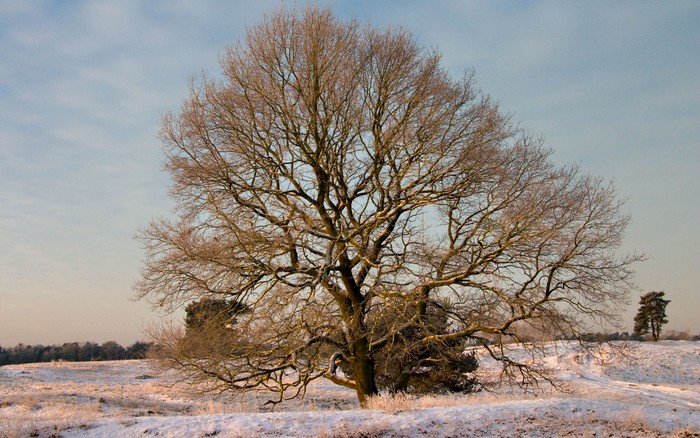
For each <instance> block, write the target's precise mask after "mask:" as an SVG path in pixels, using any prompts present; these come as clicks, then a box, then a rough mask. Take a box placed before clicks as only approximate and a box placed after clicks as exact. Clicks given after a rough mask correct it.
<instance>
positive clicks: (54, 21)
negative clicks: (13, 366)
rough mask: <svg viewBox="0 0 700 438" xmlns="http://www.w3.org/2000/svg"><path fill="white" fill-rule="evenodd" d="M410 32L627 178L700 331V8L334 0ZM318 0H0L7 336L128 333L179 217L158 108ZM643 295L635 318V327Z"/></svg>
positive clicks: (144, 318)
mask: <svg viewBox="0 0 700 438" xmlns="http://www.w3.org/2000/svg"><path fill="white" fill-rule="evenodd" d="M318 3H320V4H327V5H330V6H331V7H332V8H333V10H334V11H335V13H336V14H337V15H338V16H339V17H341V18H343V19H350V18H352V17H356V18H358V19H359V20H361V21H368V20H369V21H370V22H371V23H373V24H375V25H379V26H387V25H400V26H404V27H406V28H407V29H409V30H410V31H411V32H412V33H413V34H414V35H415V37H416V39H417V40H418V41H419V43H420V44H421V45H423V46H425V47H427V48H431V49H437V50H439V51H441V52H442V54H443V62H444V65H445V66H446V68H448V69H449V71H450V72H451V73H452V74H453V75H454V76H461V75H462V74H463V72H464V71H465V69H474V71H475V73H476V78H477V81H478V85H479V86H480V87H481V88H482V89H483V90H484V91H485V92H487V93H489V94H490V95H491V96H492V98H494V99H495V100H497V101H498V102H499V103H500V105H501V108H502V110H503V111H504V112H507V113H510V114H512V117H513V120H515V121H517V122H519V124H520V125H521V126H522V127H523V128H525V129H527V130H528V131H530V132H532V133H534V134H541V135H542V136H543V137H544V138H545V141H546V144H547V145H548V146H550V147H551V148H553V149H554V150H555V154H554V160H555V161H557V162H559V163H561V164H564V163H568V162H574V163H578V164H579V165H580V166H581V168H582V169H583V170H584V171H585V172H587V173H591V174H594V175H599V176H602V177H604V178H606V179H608V180H612V181H613V182H614V183H615V185H616V186H617V187H618V189H619V192H620V195H621V196H622V197H625V198H628V201H627V204H626V206H625V211H626V212H627V213H629V214H631V215H632V223H631V225H630V226H629V228H628V232H627V238H626V242H625V245H624V248H623V250H624V251H626V252H632V251H637V252H642V253H645V254H647V255H648V257H649V259H648V260H647V261H646V262H644V263H641V264H639V265H638V266H637V282H638V283H639V286H640V293H641V292H644V291H650V290H664V291H666V294H667V297H668V298H670V299H671V300H672V302H671V304H669V306H668V314H669V319H670V323H669V325H668V326H667V329H676V330H685V329H689V330H690V331H691V332H693V333H697V332H700V321H699V320H698V318H697V316H696V315H697V312H698V309H700V291H699V290H698V285H700V263H699V262H700V237H699V235H700V232H699V231H698V224H699V223H698V218H699V217H700V202H699V200H700V176H699V175H700V172H699V171H700V26H698V24H697V23H700V2H697V1H674V2H652V1H616V2H610V1H587V2H579V1H541V2H540V1H527V2H523V1H497V2H496V1H486V0H484V1H435V2H428V1H418V0H415V1H411V0H408V1H369V0H367V1H364V0H363V1H350V0H346V1H341V0H337V1H319V2H318ZM285 4H286V5H292V6H293V5H294V4H296V5H297V6H301V5H303V4H304V2H303V1H301V0H297V1H296V2H287V3H284V2H281V1H256V2H247V1H229V2H224V1H214V0H211V1H197V2H191V1H184V0H183V1H164V0H160V1H158V0H156V1H142V2H136V1H123V0H122V1H89V2H88V1H70V2H68V1H65V2H64V1H34V0H27V1H20V0H14V1H10V0H0V345H3V346H10V345H14V344H17V343H19V342H23V343H25V344H36V343H44V344H52V343H63V342H68V341H87V340H90V341H95V342H104V341H107V340H116V341H118V342H120V343H123V344H127V343H132V342H134V341H136V340H138V339H142V338H144V335H143V334H142V332H143V330H144V328H146V327H147V326H148V325H150V324H152V323H153V322H154V321H157V320H158V315H157V314H156V313H154V312H152V311H151V310H150V308H149V306H148V304H147V303H143V302H133V301H131V297H132V291H131V287H132V285H133V283H134V282H135V281H136V280H137V278H138V272H139V266H140V263H141V258H142V252H141V249H140V247H139V243H138V242H137V241H135V240H134V239H133V236H134V234H135V233H136V231H137V230H138V229H139V228H140V227H143V226H145V225H146V224H147V223H148V221H149V220H150V219H151V218H154V217H157V216H164V215H165V216H167V215H168V214H169V212H170V210H171V208H172V203H171V202H170V200H169V199H168V196H167V187H168V176H167V174H165V173H164V172H163V171H162V169H161V164H162V151H161V144H160V142H159V140H158V139H157V132H158V129H159V123H160V118H161V117H162V115H163V114H165V113H166V112H168V111H176V110H177V109H178V108H179V106H180V103H181V102H182V100H183V98H184V97H185V96H186V95H187V87H188V81H189V78H190V77H191V76H193V75H197V74H199V73H200V72H201V71H203V70H205V71H207V72H208V73H209V74H210V75H212V76H215V75H217V74H218V73H219V68H218V59H219V56H220V55H221V54H223V52H224V49H225V47H226V46H227V45H228V44H231V43H233V42H235V41H237V40H239V39H241V38H242V37H243V36H244V30H245V27H246V26H251V25H254V24H255V23H257V22H259V21H260V20H261V19H262V18H263V16H264V14H265V13H270V12H273V11H274V10H276V9H277V8H278V7H280V6H281V5H285ZM636 300H637V296H635V297H633V302H632V303H631V305H630V310H629V311H628V312H627V313H626V314H625V315H624V320H623V322H624V323H625V325H626V326H627V328H628V329H631V326H632V316H633V314H634V312H635V311H636V307H637V305H636Z"/></svg>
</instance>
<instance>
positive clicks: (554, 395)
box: [0, 341, 700, 437]
mask: <svg viewBox="0 0 700 438" xmlns="http://www.w3.org/2000/svg"><path fill="white" fill-rule="evenodd" d="M629 346H630V348H629V349H628V350H627V353H626V354H621V353H620V352H618V351H616V350H614V349H613V350H611V349H609V348H607V347H606V348H605V349H603V350H602V351H601V353H600V355H598V356H595V357H594V356H592V355H591V354H590V353H588V352H584V351H580V350H579V349H578V348H577V347H575V346H574V345H572V344H567V345H565V346H562V345H561V344H559V345H557V346H554V345H551V346H548V347H547V349H546V363H547V365H548V366H549V367H550V368H551V369H552V370H553V371H554V374H553V376H554V377H555V379H556V380H557V381H558V382H560V383H564V384H566V385H567V387H568V391H567V392H553V391H550V390H546V391H539V392H535V393H524V392H522V391H520V390H509V389H507V388H503V389H502V390H501V391H499V392H497V393H486V392H481V393H477V394H472V395H465V396H459V397H447V396H445V397H426V398H421V399H417V400H416V399H410V398H409V399H406V398H403V399H393V400H392V399H386V398H385V399H379V400H376V401H375V404H374V406H373V408H372V409H369V410H360V409H359V408H358V405H357V402H356V401H355V394H354V393H353V392H352V391H349V390H346V389H345V388H341V387H338V386H335V385H332V384H329V383H324V382H318V381H317V382H314V383H315V384H313V385H312V387H310V389H309V391H308V393H307V396H306V398H305V399H304V400H302V401H293V402H289V403H287V404H282V405H278V406H277V407H276V408H275V409H274V410H270V409H268V408H263V407H262V404H263V403H264V401H265V400H267V397H268V395H267V394H253V395H249V396H247V397H246V398H244V399H241V398H238V397H232V396H230V395H228V396H227V395H216V396H215V395H206V396H197V395H195V394H192V393H191V392H190V391H189V390H188V389H187V388H185V387H183V386H180V385H178V384H177V383H176V381H175V379H174V377H173V376H170V375H167V374H165V375H158V374H157V373H156V372H155V371H154V370H152V369H151V368H150V366H149V363H148V362H146V361H123V362H91V363H46V364H28V365H11V366H5V367H0V437H25V436H35V437H59V436H60V437H86V436H87V437H136V436H139V437H142V436H159V437H211V436H219V437H263V436H273V437H287V436H290V437H297V436H305V437H375V436H376V437H462V436H465V437H466V436H488V437H515V436H528V437H538V436H539V437H551V436H575V437H580V436H583V437H585V436H589V437H592V436H595V437H638V436H640V437H646V436H650V437H660V436H663V437H666V436H678V437H700V343H698V342H683V341H676V342H673V341H663V342H659V343H657V344H654V343H630V344H629ZM482 371H483V372H485V373H486V374H488V372H489V371H490V364H489V363H488V362H484V365H483V366H482Z"/></svg>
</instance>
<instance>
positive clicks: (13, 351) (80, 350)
mask: <svg viewBox="0 0 700 438" xmlns="http://www.w3.org/2000/svg"><path fill="white" fill-rule="evenodd" d="M152 347H153V343H152V342H140V341H139V342H135V343H133V344H132V345H130V346H128V347H126V348H125V347H122V346H121V345H119V344H118V343H116V342H114V341H107V342H105V343H104V344H102V345H100V344H96V343H94V342H69V343H65V344H63V345H41V344H38V345H24V344H17V345H16V346H14V347H11V348H3V347H0V366H2V365H12V364H23V363H36V362H53V361H66V362H88V361H97V360H126V359H144V358H145V357H146V355H147V354H148V351H149V350H150V349H151V348H152Z"/></svg>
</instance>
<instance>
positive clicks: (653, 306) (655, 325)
mask: <svg viewBox="0 0 700 438" xmlns="http://www.w3.org/2000/svg"><path fill="white" fill-rule="evenodd" d="M670 302H671V300H665V299H664V293H663V292H649V293H646V294H644V295H642V296H641V297H640V299H639V310H638V311H637V315H636V316H635V317H634V334H635V335H640V336H641V335H646V334H649V333H651V337H652V339H654V342H656V341H658V340H659V336H660V335H661V326H662V325H664V324H666V323H667V322H668V319H667V318H666V305H667V304H668V303H670Z"/></svg>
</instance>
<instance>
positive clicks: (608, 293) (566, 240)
mask: <svg viewBox="0 0 700 438" xmlns="http://www.w3.org/2000/svg"><path fill="white" fill-rule="evenodd" d="M221 64H222V69H223V74H222V75H221V77H220V78H218V79H211V78H207V77H202V78H201V80H199V81H194V82H193V84H192V85H191V93H190V96H189V98H188V99H187V100H186V101H185V102H184V105H183V106H182V109H181V110H180V112H179V113H177V114H172V115H168V116H166V117H165V119H164V121H163V128H162V139H163V141H164V143H165V150H166V156H167V159H166V168H167V170H168V171H169V172H170V174H171V176H172V180H173V185H172V197H173V198H174V199H175V201H176V203H177V218H176V219H175V220H174V221H170V220H158V221H154V222H153V223H151V225H150V226H149V227H148V228H147V229H145V230H144V231H143V232H142V233H141V235H140V238H141V239H142V241H143V242H144V244H145V247H146V250H147V253H146V258H145V266H144V268H143V275H142V279H141V281H140V282H139V284H138V285H137V295H138V296H139V297H141V298H147V299H150V300H152V301H153V302H154V303H156V304H157V305H160V306H166V307H167V308H174V307H178V306H184V305H186V303H188V302H191V301H193V300H198V299H201V298H202V297H211V298H224V299H231V300H232V301H236V302H239V303H241V304H242V305H244V308H245V309H246V312H245V313H242V314H240V315H238V316H236V317H235V324H230V325H228V327H229V332H227V333H228V335H225V336H223V338H225V339H222V335H221V334H220V332H217V334H216V335H212V336H210V337H207V336H200V337H199V338H200V339H198V340H197V339H192V338H191V337H187V336H185V335H184V332H182V334H179V335H178V333H177V331H175V332H171V333H170V337H168V336H165V335H164V336H162V337H161V339H160V341H161V344H162V345H163V348H165V349H168V351H170V353H171V354H170V355H169V360H170V364H171V365H172V366H174V367H176V368H178V369H179V370H181V371H182V372H183V373H185V375H187V376H189V377H191V378H192V379H193V381H195V382H198V383H207V382H208V383H209V384H210V385H212V386H210V387H209V388H214V387H216V388H218V389H242V390H245V389H251V388H258V387H264V388H268V389H270V390H273V391H277V392H278V394H279V398H278V400H279V401H281V400H284V399H285V398H288V397H294V396H297V395H299V394H303V392H304V390H305V388H306V385H307V384H308V383H309V382H310V381H313V380H314V379H317V378H327V379H330V380H331V381H333V382H335V383H337V384H340V385H345V386H347V387H350V388H353V389H354V390H356V392H357V396H358V399H359V401H360V403H364V402H365V401H366V399H367V397H368V396H371V395H374V394H377V393H378V391H379V390H380V389H382V388H387V389H389V390H405V389H407V388H409V387H412V386H413V385H414V384H415V385H417V384H418V382H419V377H421V372H422V371H424V370H425V369H426V367H434V366H436V365H441V366H442V368H440V369H441V372H447V373H449V372H450V370H452V372H454V373H461V372H463V371H465V370H468V369H469V366H468V365H464V364H465V356H464V355H463V354H462V353H463V352H464V349H465V346H467V345H472V346H474V345H480V346H482V347H481V348H486V349H487V350H488V351H489V352H490V354H491V355H492V356H493V357H494V358H496V359H498V360H500V361H501V362H502V363H503V365H504V371H506V372H509V371H513V372H514V373H515V374H517V375H518V376H521V377H523V378H524V379H525V380H524V381H525V382H527V380H528V378H529V377H532V376H531V375H530V374H528V372H527V371H528V368H527V367H525V366H524V365H523V364H520V363H518V362H516V361H514V360H512V359H511V358H509V357H508V355H507V354H506V353H505V352H504V351H505V350H502V349H500V348H499V346H501V345H502V344H503V343H505V342H519V341H520V339H521V338H520V336H519V333H520V330H521V329H522V328H523V327H525V326H527V325H528V324H529V325H531V326H536V327H537V328H538V329H543V330H547V331H548V332H549V333H553V334H565V335H567V336H571V335H574V336H575V335H576V334H577V333H579V331H580V330H582V329H583V328H584V327H585V324H586V323H588V322H590V321H599V322H600V321H604V322H614V321H615V318H616V315H617V311H618V310H619V306H620V305H621V304H623V303H625V302H626V300H627V298H628V293H629V290H630V287H631V284H630V281H631V275H632V272H631V269H630V265H631V264H632V263H633V262H635V261H636V260H638V259H639V257H638V256H636V255H632V256H619V255H618V254H617V249H618V247H619V245H620V243H621V240H622V237H623V231H624V229H625V226H626V225H627V223H628V218H627V217H626V216H624V215H622V214H621V212H620V206H621V203H620V202H619V201H618V200H617V199H616V194H615V191H614V189H613V188H612V187H611V186H610V185H608V184H606V183H604V182H602V181H601V180H600V179H597V178H592V177H590V176H587V175H583V174H581V172H580V171H579V170H578V169H577V168H576V166H568V167H558V166H555V165H553V164H552V162H551V160H550V155H551V153H550V151H549V150H547V149H545V148H544V147H543V146H542V141H541V140H540V139H536V138H532V137H531V136H529V135H527V134H525V133H524V132H522V131H521V130H520V129H517V128H516V127H514V126H513V125H512V124H511V123H510V121H509V119H508V117H505V116H504V115H503V114H502V113H501V112H500V111H499V109H498V107H497V105H496V104H495V103H494V102H492V101H491V100H490V99H489V97H488V96H487V95H485V94H483V93H481V92H479V91H478V90H477V89H476V88H475V86H474V82H473V79H472V76H471V75H466V76H465V77H464V78H462V79H460V80H454V79H452V78H451V77H450V76H449V75H448V74H447V72H446V70H445V68H444V67H442V66H441V64H440V55H439V54H438V53H435V52H431V51H426V50H424V49H422V48H421V47H419V46H418V45H417V44H416V42H415V41H414V39H413V38H412V37H411V35H410V34H408V33H407V32H406V31H404V30H401V29H390V30H381V29H377V28H374V27H371V26H364V25H360V24H358V23H357V22H341V21H339V20H337V19H336V18H334V16H333V14H332V13H331V12H330V11H329V10H325V9H319V8H307V9H305V10H303V11H302V12H286V11H280V12H278V13H276V14H274V15H272V16H270V17H267V18H266V19H265V20H264V21H263V22H262V23H261V24H259V25H257V26H255V27H252V28H251V29H249V30H248V32H247V37H246V40H245V42H244V43H241V44H238V45H234V46H232V47H230V48H229V49H228V51H227V52H226V56H225V57H224V58H223V59H222V62H221ZM466 362H468V361H466ZM443 365H444V366H443ZM461 365H462V366H461ZM457 386H459V385H457Z"/></svg>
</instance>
